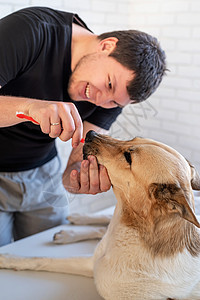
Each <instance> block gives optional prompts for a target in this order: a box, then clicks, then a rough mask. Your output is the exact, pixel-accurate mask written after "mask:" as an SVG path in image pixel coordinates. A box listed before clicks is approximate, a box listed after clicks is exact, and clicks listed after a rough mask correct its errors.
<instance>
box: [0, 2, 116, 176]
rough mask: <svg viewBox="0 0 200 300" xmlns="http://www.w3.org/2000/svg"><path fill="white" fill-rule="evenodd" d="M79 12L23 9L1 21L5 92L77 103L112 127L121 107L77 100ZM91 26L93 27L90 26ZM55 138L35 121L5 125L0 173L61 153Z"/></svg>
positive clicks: (0, 76) (85, 115)
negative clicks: (74, 48)
mask: <svg viewBox="0 0 200 300" xmlns="http://www.w3.org/2000/svg"><path fill="white" fill-rule="evenodd" d="M73 22H74V23H76V24H79V25H81V26H83V27H85V28H86V29H88V27H87V26H86V24H85V23H84V22H83V21H82V20H81V19H80V18H79V16H78V15H76V14H73V13H68V12H62V11H57V10H53V9H50V8H44V7H31V8H26V9H22V10H20V11H18V12H15V13H13V14H11V15H9V16H7V17H5V18H3V19H1V20H0V41H1V42H0V86H1V87H2V88H0V95H6V96H19V97H28V98H35V99H43V100H53V101H64V102H73V103H74V104H75V105H76V107H77V108H78V111H79V113H80V116H81V118H82V120H83V121H85V120H86V121H88V122H90V123H92V124H95V125H97V126H99V127H101V128H104V129H109V128H110V126H111V124H112V123H113V122H114V121H115V119H116V117H117V116H118V115H119V114H120V113H121V109H120V108H112V109H105V108H101V107H97V106H95V105H94V104H92V103H89V102H86V101H84V102H82V101H79V102H75V101H72V100H71V99H70V97H69V95H68V93H67V86H68V81H69V77H70V75H71V38H72V23H73ZM88 30H89V29H88ZM56 154H57V151H56V147H55V140H54V139H52V138H50V137H49V136H48V135H47V134H44V133H42V132H41V130H40V126H38V125H34V124H33V123H31V122H23V123H20V124H18V125H14V126H10V127H5V128H0V171H1V172H14V171H24V170H28V169H32V168H35V167H38V166H40V165H42V164H44V163H46V162H48V161H49V160H51V159H52V158H53V157H54V156H56Z"/></svg>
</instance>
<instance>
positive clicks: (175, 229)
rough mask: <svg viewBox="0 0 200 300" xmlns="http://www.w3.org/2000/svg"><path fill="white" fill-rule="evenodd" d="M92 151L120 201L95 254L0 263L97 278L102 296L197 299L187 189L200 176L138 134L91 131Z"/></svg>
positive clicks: (198, 249) (198, 251) (197, 264)
mask: <svg viewBox="0 0 200 300" xmlns="http://www.w3.org/2000/svg"><path fill="white" fill-rule="evenodd" d="M90 154H92V155H95V156H96V157H97V159H98V162H99V163H100V164H103V165H104V166H105V167H106V168H107V170H108V174H109V176H110V179H111V182H112V185H113V191H114V193H115V195H116V198H117V200H118V201H117V205H116V208H115V212H114V215H113V217H112V219H111V222H110V224H109V226H108V230H107V231H106V234H105V235H104V237H103V239H102V240H101V241H100V243H99V244H98V246H97V248H96V250H95V253H94V255H93V256H92V257H79V258H78V257H73V258H66V259H58V258H55V259H50V258H20V257H12V256H5V255H2V256H1V257H0V267H1V268H14V269H20V270H22V269H31V270H46V271H55V272H64V273H72V274H80V275H86V276H94V279H95V284H96V287H97V290H98V292H99V294H100V295H101V296H102V297H103V298H105V299H107V300H122V299H124V300H133V299H135V300H145V299H149V300H150V299H152V300H161V299H162V300H166V299H176V300H177V299H188V300H195V299H196V300H199V299H200V232H199V228H200V224H199V222H198V221H197V218H196V217H195V214H194V199H193V192H192V188H193V189H196V190H200V178H199V176H198V174H197V173H196V171H195V169H194V167H192V166H191V165H190V164H189V163H188V161H186V160H185V159H184V157H183V156H182V155H181V154H179V153H178V152H177V151H175V150H174V149H172V148H170V147H168V146H166V145H164V144H162V143H159V142H156V141H153V140H150V139H143V138H138V137H137V138H134V139H133V140H131V141H128V142H124V141H118V140H115V139H112V138H110V137H106V136H103V135H98V134H96V133H94V132H89V133H88V135H87V138H86V142H85V145H84V155H85V158H86V157H87V156H88V155H90ZM75 219H77V217H75ZM99 230H100V231H101V228H97V231H98V232H99ZM63 236H64V235H63V233H59V234H58V235H57V236H55V239H56V240H57V241H58V242H59V239H60V237H61V240H63ZM69 236H70V234H69V235H68V236H67V238H68V237H69ZM71 236H72V235H71ZM65 238H66V236H64V239H65ZM86 238H87V236H86ZM71 240H72V239H71Z"/></svg>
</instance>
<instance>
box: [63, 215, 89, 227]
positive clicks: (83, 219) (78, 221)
mask: <svg viewBox="0 0 200 300" xmlns="http://www.w3.org/2000/svg"><path fill="white" fill-rule="evenodd" d="M67 220H68V221H69V222H70V223H71V224H75V225H86V224H88V216H87V215H84V214H78V213H74V214H71V215H70V216H68V217H67Z"/></svg>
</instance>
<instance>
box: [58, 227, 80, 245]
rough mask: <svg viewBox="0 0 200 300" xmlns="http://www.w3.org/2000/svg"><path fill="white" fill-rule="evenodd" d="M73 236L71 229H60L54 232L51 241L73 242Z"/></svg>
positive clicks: (60, 242)
mask: <svg viewBox="0 0 200 300" xmlns="http://www.w3.org/2000/svg"><path fill="white" fill-rule="evenodd" d="M74 237H75V234H74V231H73V230H61V231H59V232H57V233H55V234H54V236H53V241H54V243H55V244H69V243H73V242H74V240H75V239H74Z"/></svg>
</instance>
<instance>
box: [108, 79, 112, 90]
mask: <svg viewBox="0 0 200 300" xmlns="http://www.w3.org/2000/svg"><path fill="white" fill-rule="evenodd" d="M108 86H109V89H110V90H111V89H112V83H111V81H109V82H108Z"/></svg>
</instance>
